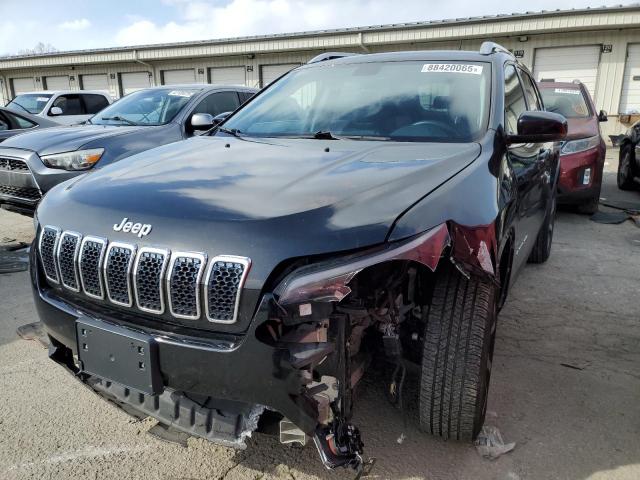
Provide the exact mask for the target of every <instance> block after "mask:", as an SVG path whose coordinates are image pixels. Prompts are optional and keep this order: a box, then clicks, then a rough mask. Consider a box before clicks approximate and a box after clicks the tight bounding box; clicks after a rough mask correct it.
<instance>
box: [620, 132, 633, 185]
mask: <svg viewBox="0 0 640 480" xmlns="http://www.w3.org/2000/svg"><path fill="white" fill-rule="evenodd" d="M633 157H634V155H633V147H632V146H631V145H629V144H628V143H627V144H626V145H624V146H623V147H622V148H621V149H620V157H619V161H618V178H617V180H618V188H619V189H620V190H633V189H635V186H636V184H635V182H634V181H633V161H634V158H633Z"/></svg>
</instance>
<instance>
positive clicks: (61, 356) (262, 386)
mask: <svg viewBox="0 0 640 480" xmlns="http://www.w3.org/2000/svg"><path fill="white" fill-rule="evenodd" d="M36 250H37V249H36V248H32V253H31V276H32V286H33V294H34V299H35V304H36V308H37V311H38V314H39V317H40V318H41V320H42V322H43V324H44V326H45V329H46V331H47V333H48V335H49V337H50V339H51V347H50V357H51V359H53V360H54V361H56V362H57V363H58V364H60V365H62V366H64V367H65V368H66V369H68V370H69V371H70V372H71V373H73V374H74V375H75V377H76V378H77V379H78V380H80V381H82V382H83V383H84V384H85V385H87V386H88V387H90V388H91V389H92V390H93V391H95V392H96V393H98V394H100V395H101V396H103V397H105V398H106V399H108V400H111V401H112V402H114V403H116V404H117V405H119V406H120V407H122V408H123V409H124V410H125V411H127V412H129V413H132V414H134V415H137V416H151V417H154V418H156V419H157V420H159V421H160V422H161V423H163V424H165V425H168V426H171V427H173V428H175V429H177V430H181V431H183V432H185V433H188V434H190V435H194V436H198V437H202V438H205V439H207V440H210V441H213V442H215V443H218V444H221V445H224V446H227V447H233V448H240V449H242V448H245V439H246V437H247V436H249V435H250V434H251V432H252V431H254V430H255V429H256V428H257V425H258V419H259V417H260V415H261V414H262V412H263V411H264V410H265V409H269V410H271V411H273V412H277V413H279V414H281V415H282V416H283V417H285V418H286V419H288V420H289V421H291V422H293V423H294V424H295V425H296V426H297V427H298V428H299V429H300V430H301V431H302V432H304V434H305V435H307V437H308V438H310V439H311V438H312V439H314V441H315V443H316V447H317V448H318V449H319V450H320V454H321V459H322V460H323V462H324V463H325V465H326V466H327V467H330V468H334V467H337V466H349V467H353V468H355V469H358V468H359V467H360V466H361V464H362V462H361V458H360V456H359V452H356V453H352V452H349V454H348V455H343V456H333V457H332V456H331V453H330V452H329V453H327V452H323V451H322V449H323V448H327V447H326V445H325V444H324V443H322V442H323V441H324V439H325V438H326V437H327V431H326V430H323V429H322V428H321V426H320V424H319V420H318V419H319V417H320V413H319V409H318V402H317V401H316V400H314V397H313V396H311V395H309V394H308V390H307V389H306V386H307V385H308V384H309V383H310V381H311V379H310V378H309V377H308V376H305V374H304V372H305V370H303V369H301V368H300V366H299V365H297V364H296V358H295V354H293V355H292V352H291V350H290V349H289V348H287V346H286V345H281V344H278V343H269V342H267V341H263V340H261V339H260V338H259V337H260V334H259V332H257V330H258V329H259V327H260V326H261V325H263V324H264V323H265V322H267V320H269V319H270V318H273V316H274V315H275V314H276V309H277V308H278V307H277V306H276V304H275V302H274V300H273V298H272V296H270V295H265V296H264V297H263V300H262V302H261V303H260V305H259V307H258V309H257V311H256V314H255V316H254V319H253V322H252V324H251V327H250V328H249V330H248V331H247V332H246V333H245V334H243V335H229V334H214V333H211V332H206V331H202V332H199V333H198V334H197V336H196V335H195V334H189V333H184V334H183V333H175V332H173V333H171V334H168V333H167V332H166V331H163V330H160V329H157V330H156V329H153V328H149V327H148V326H145V327H143V326H141V325H138V324H133V323H131V322H128V321H125V320H123V319H122V318H116V317H110V316H107V315H105V314H102V313H101V314H99V315H98V314H96V312H92V311H88V310H86V309H84V308H82V307H81V306H79V305H76V304H72V303H70V302H69V301H68V300H66V299H63V298H61V297H60V296H59V295H58V294H57V292H56V290H55V289H52V288H50V287H49V286H48V285H47V283H46V282H45V281H44V280H43V279H44V274H43V272H42V271H41V269H40V267H39V265H38V263H39V262H38V259H37V254H36V253H35V252H36ZM98 317H99V318H98ZM83 319H92V321H93V322H101V323H104V324H108V325H112V326H115V327H116V328H118V329H120V331H127V330H128V331H130V332H131V334H132V336H135V335H140V334H142V335H145V336H148V338H150V339H152V341H153V343H154V348H155V351H156V357H155V359H156V360H155V362H156V363H155V364H156V365H157V369H158V371H159V374H160V376H161V378H162V387H161V391H160V392H158V393H157V394H150V395H147V394H144V393H142V392H140V391H138V390H134V389H132V388H129V387H127V386H125V385H120V384H118V383H116V379H117V375H115V374H114V377H113V378H111V379H107V378H99V377H97V376H95V375H91V374H89V373H88V372H85V371H83V368H82V364H81V362H80V361H79V357H78V350H79V344H78V336H77V334H76V328H77V325H76V324H77V322H78V321H80V322H82V320H83ZM336 421H341V422H342V423H340V424H339V426H340V428H343V429H349V428H351V430H349V434H350V433H351V432H354V435H355V436H356V437H357V439H358V440H359V436H357V435H358V433H357V431H354V430H353V429H352V428H353V427H350V426H349V425H347V424H346V422H345V421H344V419H337V420H336ZM360 447H361V446H360Z"/></svg>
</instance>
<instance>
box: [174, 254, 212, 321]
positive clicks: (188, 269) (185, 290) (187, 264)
mask: <svg viewBox="0 0 640 480" xmlns="http://www.w3.org/2000/svg"><path fill="white" fill-rule="evenodd" d="M205 262H206V259H205V258H204V255H202V254H200V253H185V252H175V253H174V254H173V255H172V256H171V266H170V267H169V275H168V276H167V286H168V289H169V308H170V310H171V315H173V316H174V317H177V318H184V319H188V320H196V319H198V318H200V283H201V279H202V269H203V268H204V264H205Z"/></svg>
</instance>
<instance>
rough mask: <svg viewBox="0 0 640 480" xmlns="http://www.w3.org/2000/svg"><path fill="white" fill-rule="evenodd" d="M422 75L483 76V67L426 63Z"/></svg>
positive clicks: (465, 64)
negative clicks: (455, 74)
mask: <svg viewBox="0 0 640 480" xmlns="http://www.w3.org/2000/svg"><path fill="white" fill-rule="evenodd" d="M422 73H471V74H472V75H482V65H471V64H468V63H425V64H424V65H423V66H422Z"/></svg>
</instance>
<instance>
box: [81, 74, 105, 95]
mask: <svg viewBox="0 0 640 480" xmlns="http://www.w3.org/2000/svg"><path fill="white" fill-rule="evenodd" d="M80 80H81V83H80V85H82V89H83V90H97V91H99V92H105V93H109V80H107V75H106V74H104V73H100V74H97V75H82V76H81V77H80Z"/></svg>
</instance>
